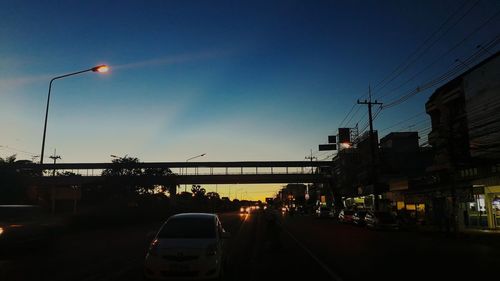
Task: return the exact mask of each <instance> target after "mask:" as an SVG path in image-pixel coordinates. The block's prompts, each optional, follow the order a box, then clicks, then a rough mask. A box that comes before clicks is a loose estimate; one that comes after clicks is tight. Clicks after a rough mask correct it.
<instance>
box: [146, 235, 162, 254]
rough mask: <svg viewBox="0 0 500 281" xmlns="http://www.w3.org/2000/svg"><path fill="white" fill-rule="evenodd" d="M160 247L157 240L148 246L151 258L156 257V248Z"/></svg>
mask: <svg viewBox="0 0 500 281" xmlns="http://www.w3.org/2000/svg"><path fill="white" fill-rule="evenodd" d="M159 247H160V241H159V240H158V239H155V240H153V242H151V244H150V245H149V250H148V253H149V254H150V255H152V256H157V255H158V248H159Z"/></svg>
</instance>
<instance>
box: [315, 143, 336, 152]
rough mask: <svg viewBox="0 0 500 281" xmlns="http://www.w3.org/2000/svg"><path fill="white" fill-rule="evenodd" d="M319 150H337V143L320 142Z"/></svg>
mask: <svg viewBox="0 0 500 281" xmlns="http://www.w3.org/2000/svg"><path fill="white" fill-rule="evenodd" d="M318 150H319V151H328V150H337V145H336V144H334V143H330V144H320V145H319V149H318Z"/></svg>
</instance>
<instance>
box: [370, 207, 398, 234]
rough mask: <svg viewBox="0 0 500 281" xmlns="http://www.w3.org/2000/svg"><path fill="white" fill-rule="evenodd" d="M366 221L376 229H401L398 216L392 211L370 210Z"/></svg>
mask: <svg viewBox="0 0 500 281" xmlns="http://www.w3.org/2000/svg"><path fill="white" fill-rule="evenodd" d="M365 223H366V226H367V227H370V228H375V229H389V230H397V229H399V223H398V221H397V219H396V217H395V216H394V215H393V214H392V213H390V212H384V211H377V212H373V211H371V212H368V213H367V214H366V216H365Z"/></svg>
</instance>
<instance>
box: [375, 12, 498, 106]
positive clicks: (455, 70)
mask: <svg viewBox="0 0 500 281" xmlns="http://www.w3.org/2000/svg"><path fill="white" fill-rule="evenodd" d="M499 14H500V11H499V12H497V13H496V14H495V15H496V16H498V15H499ZM490 19H491V18H490ZM499 39H500V37H497V38H495V39H494V42H493V43H492V44H491V45H490V46H489V48H492V47H494V46H496V45H497V44H498V43H499V42H500V40H499ZM483 53H484V51H483V50H480V51H478V52H476V53H474V54H473V55H472V56H470V57H469V58H468V59H467V60H466V62H472V61H475V59H477V58H479V57H480V56H481V54H483ZM454 65H455V66H454V68H452V69H451V70H449V71H448V72H446V73H444V74H442V75H441V76H439V77H437V78H435V79H434V80H431V81H428V82H427V83H425V84H423V85H421V86H418V87H417V88H416V89H414V90H412V91H411V92H409V93H407V94H405V95H403V96H401V97H399V98H398V99H396V100H393V101H391V102H389V103H387V104H386V105H385V106H384V109H387V108H391V107H394V106H396V105H399V104H401V103H403V102H405V101H406V100H408V99H409V98H411V97H413V96H414V95H416V94H418V93H420V92H423V91H425V90H427V89H429V88H432V87H434V86H436V85H438V84H441V83H443V82H445V81H446V80H448V79H450V78H452V77H455V76H457V74H458V73H460V72H461V71H463V70H464V66H463V65H456V64H455V63H454Z"/></svg>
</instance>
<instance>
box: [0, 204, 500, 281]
mask: <svg viewBox="0 0 500 281" xmlns="http://www.w3.org/2000/svg"><path fill="white" fill-rule="evenodd" d="M220 217H221V220H222V223H223V225H224V227H225V228H226V230H227V231H229V232H231V234H232V237H231V239H230V242H229V253H228V254H229V264H228V270H227V275H226V278H225V279H226V280H253V281H255V280H270V279H279V280H283V279H293V280H296V279H297V278H306V279H307V280H360V279H367V278H370V279H373V280H397V279H405V280H408V279H410V280H417V279H418V280H422V279H435V278H438V277H446V279H449V278H451V277H458V279H459V280H463V279H464V278H465V277H466V276H469V275H470V276H475V278H480V277H486V276H489V275H490V274H493V272H494V271H495V270H496V267H495V266H496V265H498V264H500V257H499V255H498V252H499V251H498V247H496V246H492V245H485V244H482V243H478V242H477V243H476V242H474V241H457V240H453V239H449V238H444V237H435V236H426V235H420V234H417V233H408V232H380V231H372V230H368V229H365V228H360V227H355V226H351V225H342V224H338V223H336V222H334V221H331V220H319V219H315V218H313V217H306V216H296V217H285V218H282V219H280V220H278V223H277V224H274V223H272V220H270V218H272V217H271V216H269V215H268V214H266V213H262V212H255V213H252V214H250V215H240V214H238V213H226V214H221V215H220ZM160 225H161V222H158V223H148V224H143V225H133V226H127V227H120V228H116V227H113V228H111V227H110V228H106V229H99V230H87V231H82V232H79V233H71V234H64V235H62V236H60V237H59V238H58V239H56V240H54V241H52V242H51V243H47V245H44V246H43V247H40V248H38V249H34V250H32V251H22V252H19V253H16V254H15V255H13V256H9V257H4V258H2V260H0V280H2V281H13V280H23V281H31V280H56V281H57V280H77V281H97V280H142V262H143V259H144V255H145V250H146V248H147V245H148V241H147V240H148V239H147V237H148V233H150V232H151V231H154V230H157V229H158V227H159V226H160Z"/></svg>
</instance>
